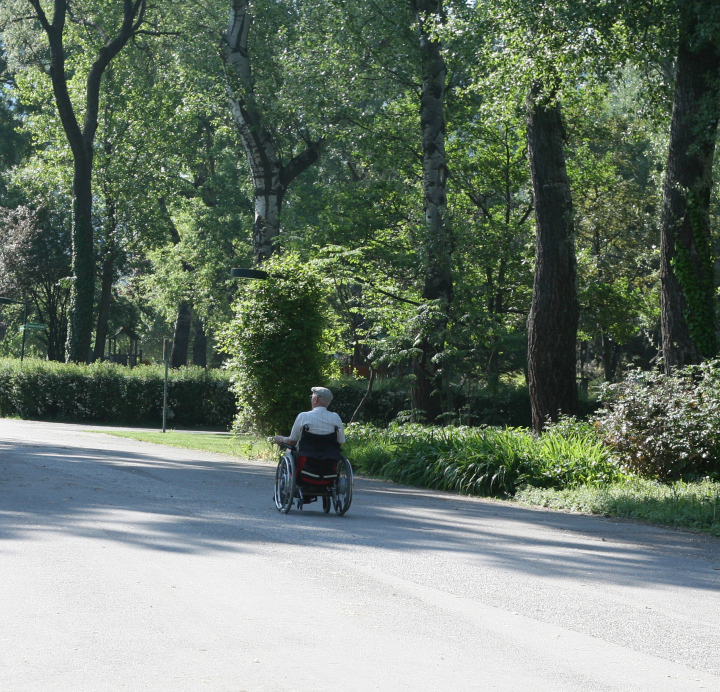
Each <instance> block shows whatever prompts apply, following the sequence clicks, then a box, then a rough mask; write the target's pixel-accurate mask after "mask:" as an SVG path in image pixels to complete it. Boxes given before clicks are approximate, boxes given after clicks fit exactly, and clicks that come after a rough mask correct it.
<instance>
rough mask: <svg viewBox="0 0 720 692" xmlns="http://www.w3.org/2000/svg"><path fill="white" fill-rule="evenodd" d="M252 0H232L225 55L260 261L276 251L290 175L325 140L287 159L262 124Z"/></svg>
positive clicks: (255, 254)
mask: <svg viewBox="0 0 720 692" xmlns="http://www.w3.org/2000/svg"><path fill="white" fill-rule="evenodd" d="M249 4H250V3H249V0H231V3H230V22H229V24H228V28H227V31H226V32H225V34H224V35H223V41H222V50H221V54H222V58H223V61H224V62H225V66H226V67H227V68H230V69H229V70H228V71H226V76H227V81H226V88H227V95H228V103H229V106H230V112H231V114H232V117H233V120H234V122H235V126H236V127H237V129H238V133H239V134H240V138H241V140H242V143H243V147H244V148H245V153H246V154H247V160H248V164H249V165H250V171H251V173H252V178H253V185H254V197H255V223H254V226H253V257H254V260H255V263H256V264H261V263H262V262H263V260H265V259H267V258H268V257H270V255H272V253H273V252H274V251H275V249H276V243H277V238H278V235H279V234H280V210H281V208H282V200H283V197H284V196H285V193H286V192H287V190H288V187H289V186H290V184H291V183H292V181H293V180H294V179H295V178H296V177H297V176H298V175H300V174H301V173H302V172H303V171H305V170H306V169H308V168H309V167H310V166H312V165H313V164H314V163H315V162H316V161H317V160H318V158H319V156H320V146H321V141H315V142H310V143H308V144H307V146H306V148H304V149H303V150H301V151H300V153H299V154H297V155H296V156H294V157H293V158H292V159H291V160H290V161H289V162H288V163H287V164H283V161H282V158H281V157H280V155H279V154H278V150H277V146H276V144H275V141H274V139H273V135H272V133H271V132H270V130H268V129H267V128H266V127H265V126H264V125H263V118H262V113H261V112H260V107H259V105H258V103H257V99H256V97H255V83H254V80H253V74H252V56H251V51H250V49H249V45H248V36H249V33H250V27H251V25H252V22H253V17H252V15H250V13H249V11H248V10H249Z"/></svg>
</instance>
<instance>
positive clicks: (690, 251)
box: [661, 2, 720, 373]
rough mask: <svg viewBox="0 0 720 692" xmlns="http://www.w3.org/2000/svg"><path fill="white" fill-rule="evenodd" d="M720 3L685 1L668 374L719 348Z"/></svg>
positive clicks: (666, 202) (665, 310) (665, 256)
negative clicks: (717, 169)
mask: <svg viewBox="0 0 720 692" xmlns="http://www.w3.org/2000/svg"><path fill="white" fill-rule="evenodd" d="M712 10H716V5H715V3H708V2H697V3H694V2H693V3H691V2H686V3H682V5H681V7H680V31H679V42H678V49H677V61H676V68H675V93H674V98H673V109H672V123H671V126H670V149H669V152H668V159H667V168H666V172H665V185H664V192H663V211H662V219H661V231H662V237H661V249H662V260H661V281H662V293H661V296H662V305H661V316H662V319H661V324H662V350H663V359H664V367H665V370H666V372H668V373H669V372H670V371H672V370H673V369H674V368H679V367H683V366H684V365H688V364H690V363H698V362H700V361H701V360H702V359H704V358H712V357H713V356H715V355H716V354H717V351H718V342H717V334H716V328H717V324H716V306H715V301H716V297H715V290H716V289H715V283H716V277H715V266H714V260H713V252H712V239H711V234H710V213H709V212H710V193H711V189H712V183H713V180H712V168H713V158H714V154H715V140H716V135H717V127H718V117H719V116H720V101H719V100H718V99H719V97H720V43H719V39H720V37H719V36H718V33H719V32H718V27H717V26H716V24H717V20H714V21H713V14H712Z"/></svg>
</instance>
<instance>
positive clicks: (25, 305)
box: [20, 303, 27, 363]
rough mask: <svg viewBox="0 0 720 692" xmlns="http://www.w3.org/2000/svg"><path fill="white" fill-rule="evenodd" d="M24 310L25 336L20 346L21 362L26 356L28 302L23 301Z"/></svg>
mask: <svg viewBox="0 0 720 692" xmlns="http://www.w3.org/2000/svg"><path fill="white" fill-rule="evenodd" d="M23 306H24V310H23V338H22V346H21V347H20V362H21V363H22V362H23V358H25V333H26V332H27V303H23Z"/></svg>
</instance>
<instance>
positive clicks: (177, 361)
mask: <svg viewBox="0 0 720 692" xmlns="http://www.w3.org/2000/svg"><path fill="white" fill-rule="evenodd" d="M191 322H192V310H191V309H190V303H188V302H187V300H183V301H182V302H181V303H180V305H179V306H178V311H177V319H176V320H175V330H174V332H173V342H172V351H171V352H170V367H171V368H180V367H182V366H183V365H187V359H188V347H189V345H190V324H191Z"/></svg>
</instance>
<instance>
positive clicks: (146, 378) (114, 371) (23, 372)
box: [0, 359, 236, 428]
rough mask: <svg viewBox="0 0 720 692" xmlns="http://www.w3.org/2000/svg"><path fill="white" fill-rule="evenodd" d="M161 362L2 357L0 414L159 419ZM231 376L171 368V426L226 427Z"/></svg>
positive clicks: (132, 421) (231, 409) (138, 421)
mask: <svg viewBox="0 0 720 692" xmlns="http://www.w3.org/2000/svg"><path fill="white" fill-rule="evenodd" d="M164 374H165V370H164V368H163V366H160V365H157V366H139V367H136V368H133V369H128V368H125V367H122V366H120V365H115V364H112V363H95V364H93V365H77V364H65V363H51V362H48V361H41V360H25V361H24V362H23V363H20V361H19V360H16V359H0V415H3V416H19V417H20V418H30V419H33V418H35V419H44V420H62V421H88V422H90V421H93V422H98V423H119V424H125V425H159V424H160V423H161V422H162V403H163V378H164ZM234 399H235V398H234V396H233V394H232V392H231V391H230V378H229V376H228V374H227V373H226V372H224V371H219V370H203V369H202V368H180V369H179V370H171V371H170V373H169V377H168V409H169V413H170V418H169V421H168V422H169V424H170V425H171V426H175V425H182V426H188V427H189V426H203V427H215V428H227V427H229V425H230V423H231V422H232V419H233V417H234V415H235V412H236V411H235V400H234Z"/></svg>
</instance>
